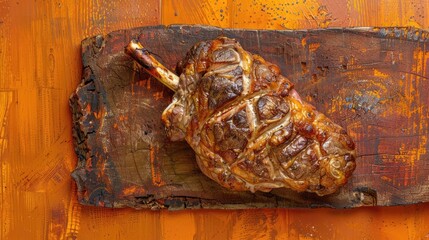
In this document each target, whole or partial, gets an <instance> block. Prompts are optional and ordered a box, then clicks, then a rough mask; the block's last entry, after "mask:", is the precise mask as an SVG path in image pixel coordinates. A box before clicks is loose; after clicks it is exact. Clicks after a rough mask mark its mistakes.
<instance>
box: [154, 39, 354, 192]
mask: <svg viewBox="0 0 429 240" xmlns="http://www.w3.org/2000/svg"><path fill="white" fill-rule="evenodd" d="M176 70H177V72H178V74H180V81H179V89H178V90H177V92H176V94H175V95H174V98H173V102H172V103H171V104H170V105H169V106H168V107H167V109H166V110H165V111H164V113H163V115H162V119H163V122H164V124H165V126H166V129H167V133H168V136H169V137H170V139H171V140H186V141H187V142H188V143H189V144H190V145H191V147H192V148H193V149H194V151H195V152H196V158H197V162H198V165H199V167H200V169H201V170H202V172H203V173H204V174H205V175H207V176H208V177H210V178H211V179H213V180H214V181H216V182H218V183H219V184H221V185H222V186H224V187H226V188H229V189H232V190H237V191H245V190H250V191H252V192H255V191H258V190H259V191H270V190H271V189H273V188H281V187H286V188H291V189H293V190H296V191H308V192H315V193H316V194H318V195H326V194H330V193H333V192H335V191H336V190H337V189H338V188H339V187H341V186H342V185H344V184H345V183H346V182H347V179H348V178H349V177H350V175H351V174H352V172H353V170H354V169H355V167H356V164H355V150H354V149H355V146H354V143H353V141H352V140H351V138H350V137H349V136H348V135H347V133H346V131H345V130H344V129H342V128H341V127H340V126H338V125H337V124H335V123H333V122H332V121H331V120H329V119H328V118H327V117H326V116H325V115H323V114H321V113H319V112H317V111H316V110H315V109H314V107H313V106H311V105H310V104H308V103H305V102H304V101H302V100H301V98H300V97H299V95H298V93H297V92H296V91H295V90H294V89H293V84H292V83H291V82H290V81H289V80H288V79H287V78H285V77H283V76H282V75H281V74H280V70H279V68H278V67H277V66H276V65H274V64H271V63H269V62H266V61H265V60H264V59H263V58H261V57H260V56H257V55H251V54H250V53H248V52H246V51H245V50H244V49H243V48H242V47H241V46H240V44H239V43H238V42H237V41H235V40H234V39H229V38H226V37H219V38H217V39H214V40H211V41H205V42H200V43H198V44H196V45H195V46H194V47H192V49H191V50H190V51H189V52H188V54H187V56H186V57H185V58H184V59H183V60H182V61H181V62H179V63H178V66H177V69H176Z"/></svg>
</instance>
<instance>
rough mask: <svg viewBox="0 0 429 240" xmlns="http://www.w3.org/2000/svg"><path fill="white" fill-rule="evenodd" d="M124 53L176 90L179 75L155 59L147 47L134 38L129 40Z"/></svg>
mask: <svg viewBox="0 0 429 240" xmlns="http://www.w3.org/2000/svg"><path fill="white" fill-rule="evenodd" d="M125 53H126V54H128V55H130V56H131V57H132V58H133V59H134V60H136V62H138V63H139V64H140V65H141V66H142V67H143V68H144V69H145V70H146V71H147V72H148V73H149V74H150V75H152V76H153V77H155V78H156V79H158V80H159V81H160V82H161V83H162V84H164V85H165V86H167V87H168V88H170V89H171V90H173V91H177V88H178V85H179V77H178V76H177V75H176V74H174V73H172V72H171V71H170V70H168V69H167V68H166V67H164V66H163V65H162V64H161V63H160V62H158V60H156V59H155V58H154V57H153V56H152V55H151V54H150V53H149V51H148V50H147V49H145V48H144V47H143V45H141V43H139V42H138V41H136V40H131V42H130V43H129V44H128V46H127V47H125Z"/></svg>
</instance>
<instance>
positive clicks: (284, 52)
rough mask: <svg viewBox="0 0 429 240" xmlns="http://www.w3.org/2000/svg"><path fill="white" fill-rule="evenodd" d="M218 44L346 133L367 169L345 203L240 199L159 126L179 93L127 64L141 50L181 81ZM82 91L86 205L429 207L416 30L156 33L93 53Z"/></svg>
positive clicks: (339, 196)
mask: <svg viewBox="0 0 429 240" xmlns="http://www.w3.org/2000/svg"><path fill="white" fill-rule="evenodd" d="M219 35H225V36H228V37H232V38H236V39H237V40H238V41H239V42H240V43H241V44H242V46H243V47H244V49H246V50H248V51H250V52H252V53H256V54H259V55H261V56H262V57H264V58H265V59H266V60H268V61H271V62H273V63H275V64H277V65H278V66H279V67H280V68H281V69H282V73H283V75H285V76H286V77H288V78H289V79H290V80H291V81H292V82H294V83H295V87H296V89H297V91H298V92H299V93H300V95H301V96H302V97H303V98H304V99H306V100H307V101H308V102H310V103H311V104H313V105H314V106H315V107H316V108H317V109H318V110H319V111H320V112H323V113H325V114H326V115H327V116H329V117H330V118H331V119H333V120H334V121H335V122H336V123H338V124H340V125H341V126H343V127H345V128H346V129H347V132H348V133H349V134H350V135H351V137H352V138H353V139H354V140H355V141H356V145H357V151H358V157H357V159H356V162H357V168H356V170H355V172H354V174H353V176H352V178H351V179H350V180H349V182H348V183H347V185H346V186H344V187H343V188H342V189H341V191H339V192H338V193H335V194H332V195H329V196H324V197H319V196H317V195H315V194H312V193H296V192H293V191H290V190H287V189H276V190H273V191H272V192H270V193H262V192H257V193H255V194H252V193H250V192H234V191H230V190H227V189H224V188H222V187H220V186H219V185H217V184H216V183H215V182H214V181H212V180H210V179H209V178H207V177H206V176H204V175H203V174H202V173H201V172H200V170H199V169H198V166H197V165H196V162H195V157H194V154H193V151H192V149H190V147H189V146H188V145H187V144H186V143H185V142H170V141H169V140H168V139H167V138H166V136H165V134H164V129H163V125H162V123H161V120H160V116H161V113H162V111H163V109H164V108H165V107H166V106H167V105H168V104H169V102H170V100H171V97H172V92H171V91H170V90H169V89H167V88H166V87H164V86H162V85H161V84H160V83H158V82H157V81H156V80H154V79H153V78H151V77H150V76H149V75H147V74H146V73H145V72H144V71H142V70H141V69H139V67H138V66H137V65H136V64H135V63H134V62H133V61H132V60H131V59H130V58H129V57H128V56H126V55H125V54H124V53H123V49H124V46H126V45H127V43H128V42H129V41H130V40H131V39H138V40H139V41H141V42H142V43H143V44H144V45H145V46H146V47H147V48H148V49H149V50H150V51H152V52H153V53H155V54H156V55H158V59H159V60H160V61H161V62H162V63H163V64H165V65H166V66H167V67H169V68H170V69H174V67H175V65H176V63H177V61H178V60H180V59H181V58H182V57H184V55H185V53H186V52H187V51H188V50H189V49H190V47H191V46H192V45H194V44H195V43H196V42H198V41H202V40H207V39H212V38H215V37H217V36H219ZM82 62H83V71H82V75H83V76H82V83H81V84H80V85H79V86H78V88H77V90H76V92H75V94H73V95H72V97H71V98H70V105H71V111H72V115H73V124H74V125H73V134H74V138H75V148H76V153H77V156H78V162H77V167H76V169H75V171H74V172H73V174H72V176H73V178H74V179H75V180H76V183H77V186H78V198H79V201H80V203H82V204H85V205H95V206H105V207H125V206H128V207H134V208H151V209H159V208H168V209H186V208H219V209H238V208H266V207H268V208H273V207H335V208H351V207H358V206H376V205H377V206H391V205H403V204H413V203H419V202H427V201H429V154H428V149H429V142H428V135H429V134H428V129H429V126H428V124H429V120H428V117H429V111H428V105H429V82H428V77H429V69H428V64H429V45H428V32H425V31H422V30H418V29H410V28H349V29H342V28H341V29H340V28H338V29H323V30H322V29H321V30H309V31H304V30H303V31H288V30H287V31H262V30H259V31H258V30H241V29H235V30H234V29H220V28H214V27H207V26H185V25H178V26H170V27H165V26H154V27H143V28H135V29H127V30H119V31H115V32H112V33H110V34H108V35H106V36H94V37H92V38H88V39H85V40H84V41H83V42H82Z"/></svg>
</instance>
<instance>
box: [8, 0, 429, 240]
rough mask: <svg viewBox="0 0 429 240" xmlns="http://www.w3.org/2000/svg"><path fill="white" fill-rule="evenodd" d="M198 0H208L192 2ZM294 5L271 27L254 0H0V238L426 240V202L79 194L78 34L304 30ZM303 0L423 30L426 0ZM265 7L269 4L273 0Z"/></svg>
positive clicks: (352, 21)
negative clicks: (179, 207)
mask: <svg viewBox="0 0 429 240" xmlns="http://www.w3.org/2000/svg"><path fill="white" fill-rule="evenodd" d="M202 2H203V3H205V4H206V5H204V6H202V7H200V5H199V4H201V3H202ZM227 2H228V3H231V4H233V3H234V2H235V1H232V0H231V1H227ZM279 2H280V1H279ZM284 2H287V3H291V2H289V1H284ZM294 2H296V1H294ZM298 2H299V3H300V4H299V5H294V6H295V7H294V8H292V7H290V6H288V8H290V10H289V9H285V8H284V9H283V10H284V11H281V12H279V13H278V15H279V16H284V17H287V21H286V22H285V25H284V26H280V25H273V26H271V24H270V22H271V18H270V15H269V14H267V12H266V11H262V9H261V5H262V1H253V2H252V3H247V4H245V7H246V9H247V10H246V11H240V12H232V10H231V9H232V8H228V9H226V8H224V9H223V11H224V12H225V14H228V15H229V16H234V17H235V18H236V19H241V20H240V22H238V23H237V24H235V25H233V23H229V22H220V18H221V17H220V9H219V12H214V11H213V10H212V6H213V5H216V4H223V3H222V1H216V0H204V1H199V0H187V1H177V0H176V1H173V0H165V1H162V6H161V1H157V0H146V1H136V0H127V1H121V2H119V1H115V2H112V1H90V0H85V1H71V0H63V1H7V0H0V64H1V65H0V144H1V146H0V149H1V151H0V162H1V170H0V186H1V187H0V195H1V201H0V214H1V215H0V219H1V220H0V238H1V239H74V238H75V237H77V238H78V239H129V238H143V239H190V238H193V237H195V238H196V239H227V238H233V239H252V238H253V237H254V236H258V237H260V239H273V238H277V239H334V238H338V239H353V238H354V239H428V238H429V235H428V234H429V205H428V204H419V205H413V206H408V207H392V208H371V209H368V208H361V209H354V210H332V209H312V210H288V209H272V210H265V209H263V210H246V211H241V210H240V211H182V212H168V211H160V212H150V211H135V210H131V209H122V210H110V209H102V208H93V207H86V206H81V205H79V204H78V203H77V200H76V193H75V191H76V189H75V185H74V183H73V184H72V180H71V177H70V172H71V171H72V169H73V168H74V167H75V164H76V156H75V154H74V152H73V147H72V142H71V141H72V135H71V132H70V128H71V121H70V119H71V115H70V113H69V110H68V103H67V101H68V98H69V96H70V94H71V93H72V92H73V91H74V88H75V87H76V86H77V85H78V84H79V82H80V78H81V59H80V42H81V40H82V39H84V38H85V37H90V36H93V35H97V34H107V33H108V32H111V31H113V30H117V29H121V28H130V27H137V26H143V25H156V24H172V23H198V24H213V25H218V26H222V27H238V28H267V27H269V28H270V29H274V28H275V29H283V27H285V28H293V29H297V28H304V27H307V26H308V25H301V23H305V22H306V21H307V20H305V19H304V20H302V19H303V18H302V15H299V14H300V13H301V12H302V11H304V12H305V13H306V14H307V13H308V11H306V6H305V5H302V3H303V1H298ZM307 2H308V3H309V4H311V3H314V4H315V8H313V11H315V10H314V9H319V6H323V5H325V6H327V9H328V11H327V13H328V14H330V15H331V16H332V18H333V19H337V20H333V21H332V24H330V25H329V26H345V27H347V26H370V25H378V26H385V27H389V26H395V25H403V26H416V27H421V28H428V27H429V24H428V21H429V18H427V17H425V16H427V15H428V14H427V13H428V6H427V3H426V1H425V0H420V1H414V0H411V1H387V0H378V1H369V0H368V1H362V0H347V1H342V0H319V1H309V0H307ZM237 3H238V2H237ZM173 4H176V5H175V6H173ZM243 4H244V3H242V5H243ZM266 4H267V6H268V7H269V8H270V7H273V6H276V2H273V1H269V2H267V3H266ZM399 4H401V5H399ZM192 6H196V7H197V8H192ZM222 6H223V5H222ZM316 6H317V7H316ZM179 7H180V8H179ZM308 7H309V8H310V9H311V6H309V5H308ZM355 9H357V10H355ZM374 9H377V11H373V10H374ZM175 11H176V12H177V14H175ZM270 11H271V10H270ZM270 11H268V12H270ZM286 11H288V12H286ZM195 12H198V15H195V14H196V13H195ZM311 13H313V12H311ZM235 14H237V16H235ZM307 15H308V14H307ZM313 15H314V14H313ZM250 16H254V18H257V20H255V21H256V22H255V23H252V24H249V23H247V22H248V21H249V19H250ZM258 16H264V17H258ZM211 19H215V20H211ZM218 19H219V20H218ZM410 19H411V20H412V21H410ZM216 21H219V22H220V23H222V24H220V23H218V22H216ZM309 21H311V20H309ZM243 22H246V23H243ZM313 27H315V26H313ZM17 43H19V44H20V45H19V46H20V47H17ZM51 53H52V56H51ZM179 223H180V224H179Z"/></svg>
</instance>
